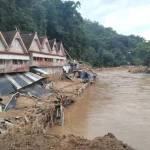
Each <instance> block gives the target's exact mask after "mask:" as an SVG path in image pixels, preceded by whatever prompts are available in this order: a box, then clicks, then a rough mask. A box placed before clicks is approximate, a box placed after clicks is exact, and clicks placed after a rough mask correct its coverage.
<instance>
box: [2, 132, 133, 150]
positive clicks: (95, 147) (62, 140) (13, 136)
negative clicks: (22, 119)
mask: <svg viewBox="0 0 150 150" xmlns="http://www.w3.org/2000/svg"><path fill="white" fill-rule="evenodd" d="M0 146H1V149H2V150H35V149H36V150H50V149H52V150H134V149H133V148H131V147H130V146H128V145H127V144H124V143H123V142H121V141H119V140H118V139H116V138H115V136H114V135H113V134H111V133H109V134H107V135H105V136H104V137H97V138H95V139H94V140H92V141H90V140H87V139H84V138H83V137H77V136H74V135H68V136H65V135H64V136H58V135H52V134H42V133H40V134H31V133H26V134H24V133H23V132H18V133H16V132H15V133H13V132H9V133H7V134H5V135H3V136H1V138H0Z"/></svg>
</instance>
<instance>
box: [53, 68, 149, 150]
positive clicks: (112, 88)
mask: <svg viewBox="0 0 150 150" xmlns="http://www.w3.org/2000/svg"><path fill="white" fill-rule="evenodd" d="M53 132H54V133H57V134H70V133H71V134H75V135H79V136H84V137H86V138H88V139H94V138H95V137H97V136H103V135H105V134H107V133H108V132H111V133H113V134H114V135H115V136H116V137H117V138H118V139H119V140H122V141H123V142H125V143H128V144H129V145H130V146H132V147H133V148H135V149H138V150H149V149H150V141H149V140H150V75H149V74H131V73H128V72H127V70H114V71H103V72H99V73H98V79H97V83H96V84H95V85H92V86H89V87H88V88H87V89H86V91H85V92H84V93H83V95H82V96H81V97H80V98H79V99H78V101H77V102H76V103H75V104H73V105H71V106H69V107H68V108H67V110H66V111H65V124H64V126H63V127H60V126H59V127H55V128H54V129H53Z"/></svg>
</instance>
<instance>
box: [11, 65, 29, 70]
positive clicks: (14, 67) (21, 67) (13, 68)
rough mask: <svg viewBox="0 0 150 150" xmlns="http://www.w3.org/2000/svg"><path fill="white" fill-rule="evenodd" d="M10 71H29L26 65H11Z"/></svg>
mask: <svg viewBox="0 0 150 150" xmlns="http://www.w3.org/2000/svg"><path fill="white" fill-rule="evenodd" d="M11 71H12V72H20V71H29V65H28V64H17V65H12V66H11Z"/></svg>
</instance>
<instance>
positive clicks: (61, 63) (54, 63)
mask: <svg viewBox="0 0 150 150" xmlns="http://www.w3.org/2000/svg"><path fill="white" fill-rule="evenodd" d="M65 64H66V63H65V62H46V61H45V62H40V61H33V64H32V66H37V67H51V66H64V65H65Z"/></svg>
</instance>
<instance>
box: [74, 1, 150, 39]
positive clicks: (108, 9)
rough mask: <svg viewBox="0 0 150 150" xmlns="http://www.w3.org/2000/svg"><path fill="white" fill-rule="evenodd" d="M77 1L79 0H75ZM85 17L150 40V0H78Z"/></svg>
mask: <svg viewBox="0 0 150 150" xmlns="http://www.w3.org/2000/svg"><path fill="white" fill-rule="evenodd" d="M74 1H77V0H74ZM78 1H80V3H81V8H80V10H79V11H80V12H81V14H82V16H83V17H84V18H88V19H90V20H93V21H98V22H99V23H100V24H102V25H104V26H105V27H112V28H113V29H114V30H116V31H117V32H118V33H121V34H125V35H130V34H135V35H140V36H143V37H144V38H146V39H147V40H150V0H78Z"/></svg>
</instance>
